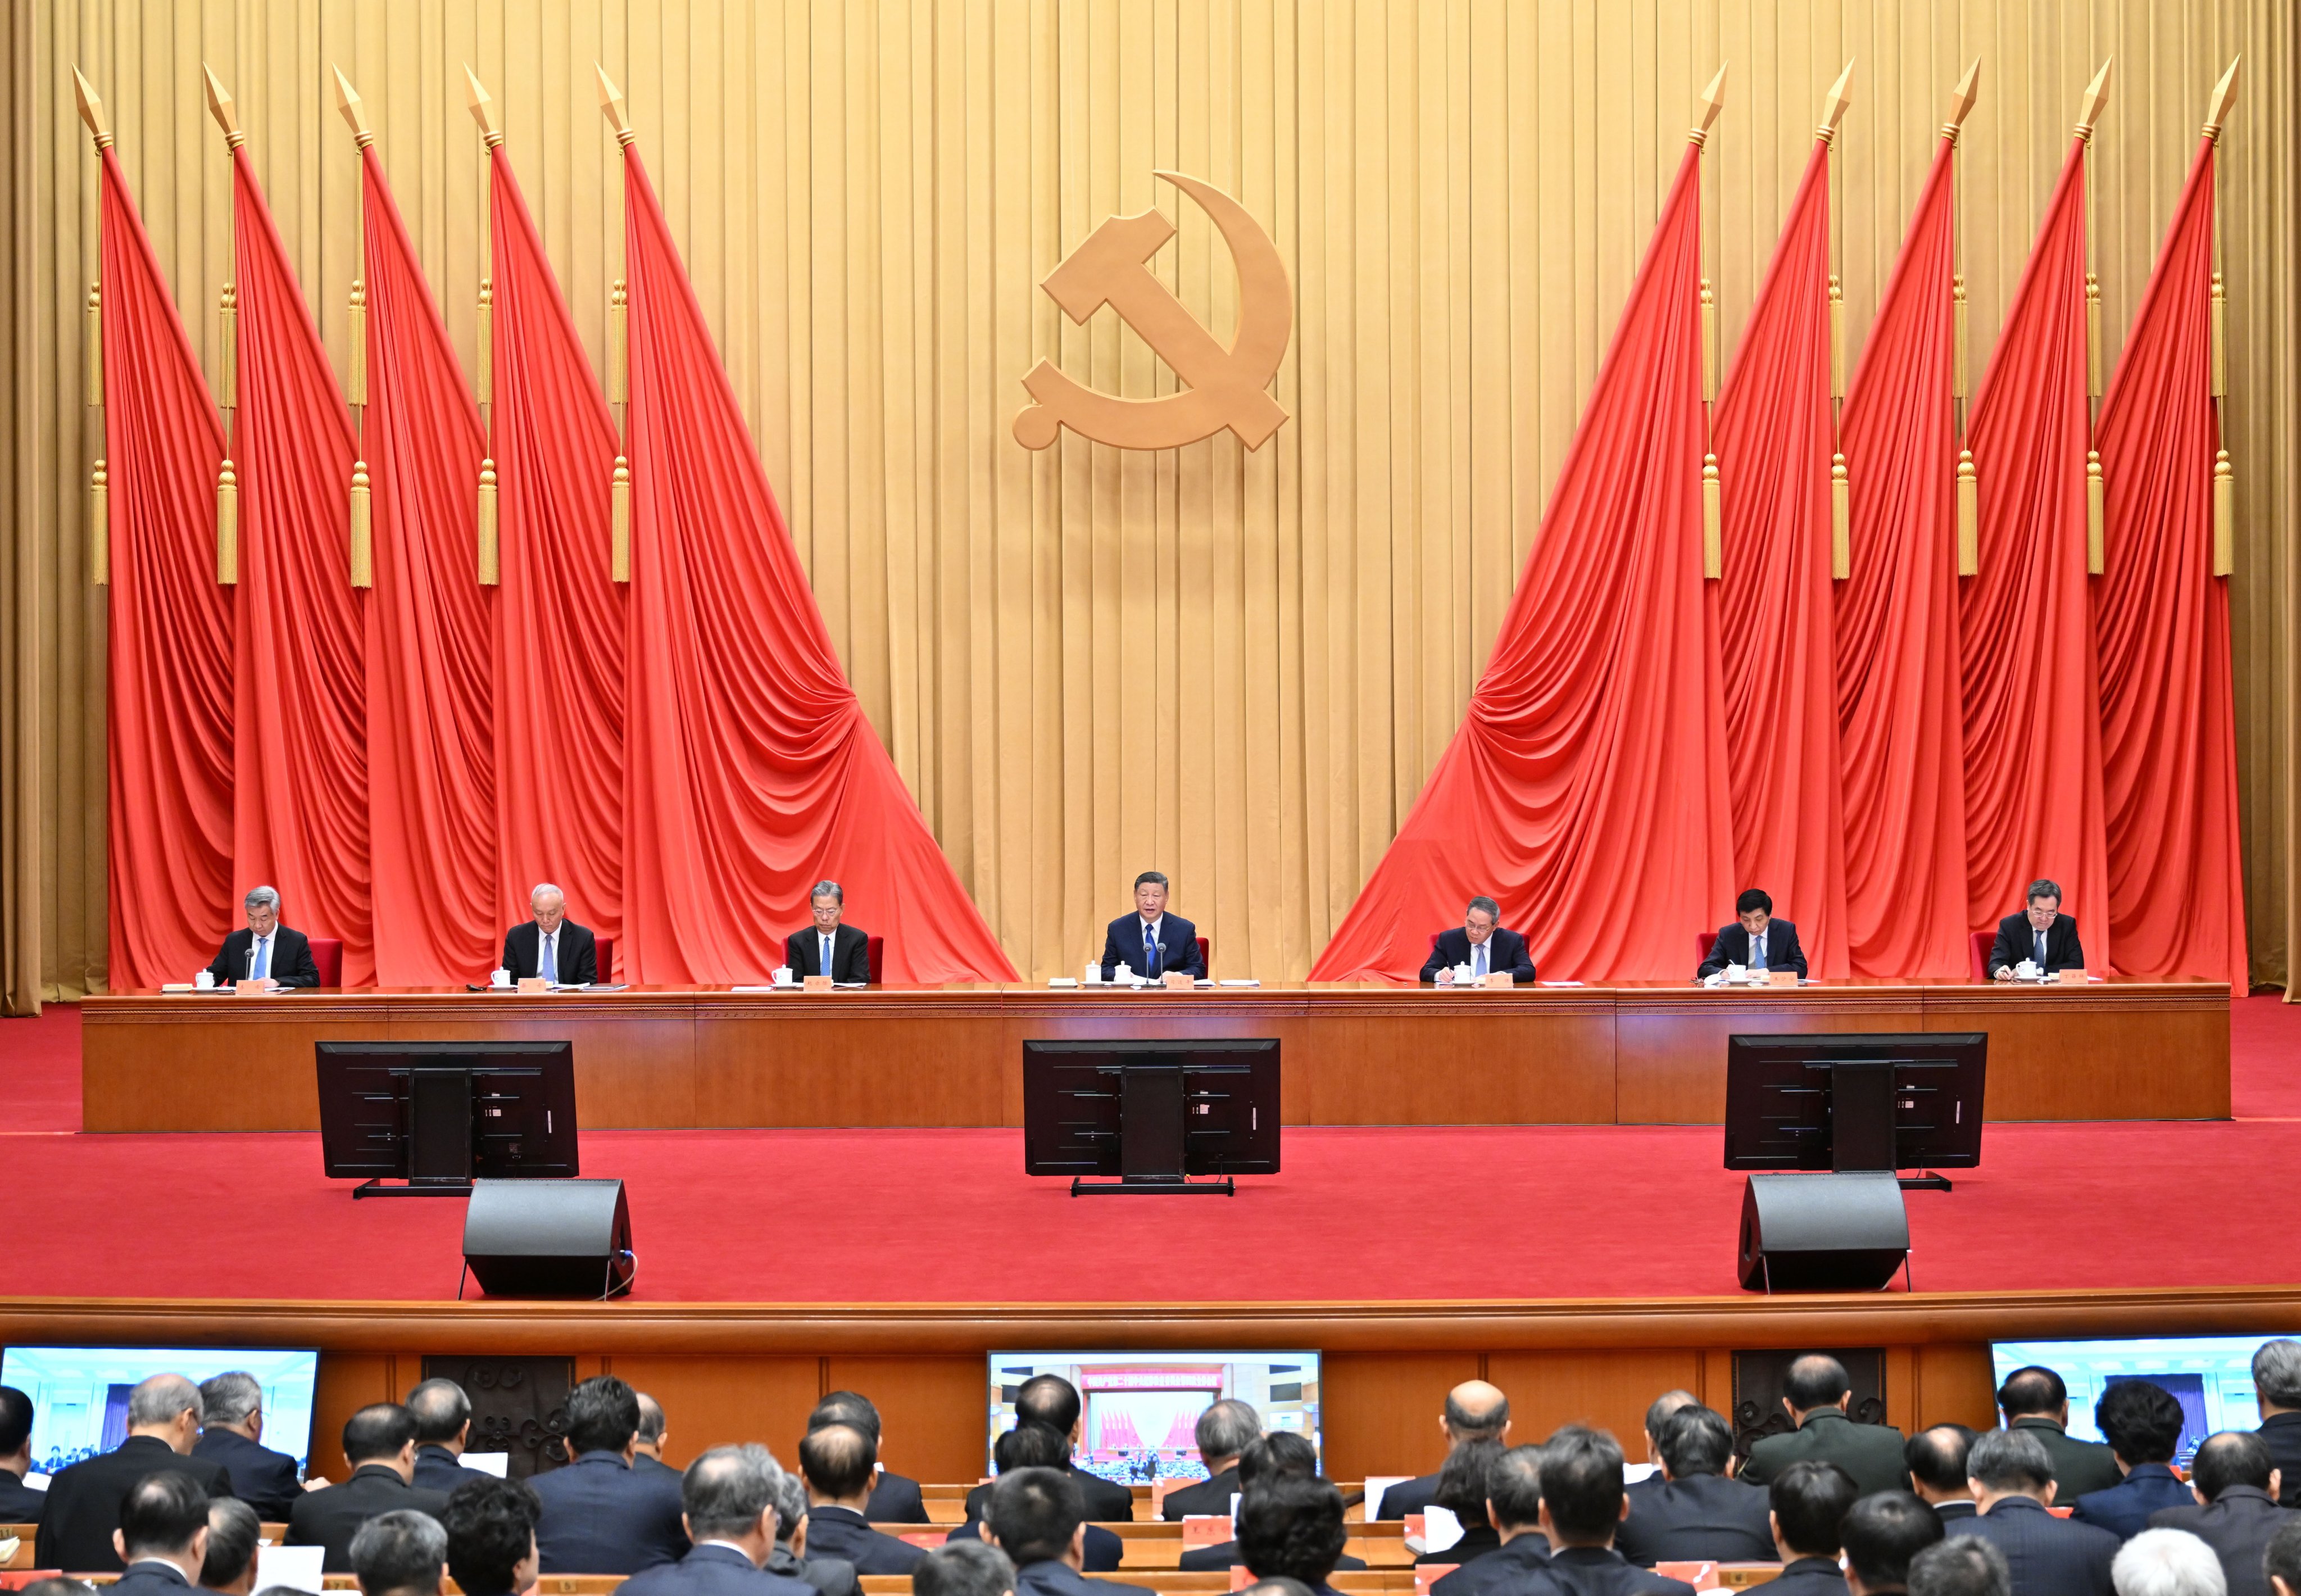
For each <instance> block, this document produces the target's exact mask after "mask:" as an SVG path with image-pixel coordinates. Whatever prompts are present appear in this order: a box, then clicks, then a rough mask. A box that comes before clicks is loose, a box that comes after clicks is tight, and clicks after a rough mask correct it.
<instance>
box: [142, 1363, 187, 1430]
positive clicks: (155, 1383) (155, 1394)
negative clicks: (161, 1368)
mask: <svg viewBox="0 0 2301 1596" xmlns="http://www.w3.org/2000/svg"><path fill="white" fill-rule="evenodd" d="M199 1406H200V1388H199V1387H198V1386H197V1385H194V1384H193V1383H191V1382H190V1381H189V1380H187V1379H186V1378H184V1376H183V1375H146V1377H145V1378H144V1379H142V1380H139V1381H138V1382H137V1384H136V1389H135V1390H134V1391H130V1392H129V1393H128V1424H129V1427H130V1429H139V1428H143V1427H146V1426H148V1425H172V1424H173V1423H175V1422H176V1415H178V1414H180V1413H181V1412H182V1411H183V1410H184V1409H185V1408H191V1409H193V1410H194V1411H196V1412H197V1410H198V1408H199Z"/></svg>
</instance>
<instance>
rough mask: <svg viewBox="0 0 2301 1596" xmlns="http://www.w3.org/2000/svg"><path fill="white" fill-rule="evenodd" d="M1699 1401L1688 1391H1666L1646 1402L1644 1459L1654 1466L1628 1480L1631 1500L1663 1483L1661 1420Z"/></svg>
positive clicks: (1655, 1489) (1696, 1405)
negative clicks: (1639, 1475)
mask: <svg viewBox="0 0 2301 1596" xmlns="http://www.w3.org/2000/svg"><path fill="white" fill-rule="evenodd" d="M1701 1401H1702V1399H1701V1398H1700V1397H1697V1396H1695V1395H1694V1393H1693V1392H1692V1391H1664V1392H1662V1393H1661V1395H1660V1396H1658V1397H1656V1398H1655V1399H1654V1400H1653V1401H1651V1402H1649V1403H1647V1404H1646V1424H1645V1431H1646V1461H1647V1462H1649V1463H1651V1464H1653V1465H1654V1468H1653V1472H1652V1473H1651V1474H1648V1475H1646V1476H1645V1478H1644V1479H1642V1480H1633V1481H1631V1482H1630V1484H1629V1487H1628V1489H1629V1492H1630V1500H1631V1501H1632V1502H1636V1500H1638V1494H1639V1492H1645V1491H1657V1490H1660V1489H1661V1485H1662V1483H1663V1481H1662V1470H1661V1426H1662V1421H1663V1420H1665V1419H1667V1418H1668V1417H1669V1416H1670V1415H1671V1414H1673V1413H1676V1412H1677V1411H1678V1409H1679V1408H1694V1407H1698V1406H1700V1404H1701Z"/></svg>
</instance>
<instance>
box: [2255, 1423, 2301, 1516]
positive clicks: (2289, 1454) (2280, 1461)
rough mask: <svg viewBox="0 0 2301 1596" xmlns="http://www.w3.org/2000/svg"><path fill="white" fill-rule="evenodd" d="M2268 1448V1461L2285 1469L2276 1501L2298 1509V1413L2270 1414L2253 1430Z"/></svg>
mask: <svg viewBox="0 0 2301 1596" xmlns="http://www.w3.org/2000/svg"><path fill="white" fill-rule="evenodd" d="M2254 1433H2255V1434H2256V1435H2258V1436H2260V1437H2261V1440H2262V1444H2263V1445H2264V1446H2266V1447H2267V1448H2268V1449H2269V1460H2270V1461H2271V1462H2272V1463H2273V1464H2275V1465H2276V1466H2278V1467H2279V1468H2280V1469H2281V1470H2283V1471H2284V1475H2285V1477H2284V1478H2283V1479H2282V1480H2280V1481H2279V1482H2278V1484H2279V1487H2280V1488H2279V1490H2278V1493H2277V1500H2278V1501H2279V1503H2280V1505H2282V1506H2284V1507H2288V1508H2301V1413H2272V1414H2271V1415H2270V1416H2268V1417H2267V1418H2265V1419H2263V1420H2262V1421H2261V1428H2260V1429H2258V1430H2255V1432H2254Z"/></svg>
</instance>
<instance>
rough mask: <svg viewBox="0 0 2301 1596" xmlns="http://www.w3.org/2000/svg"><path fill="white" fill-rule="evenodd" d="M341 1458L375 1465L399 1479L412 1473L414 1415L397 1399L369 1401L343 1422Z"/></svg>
mask: <svg viewBox="0 0 2301 1596" xmlns="http://www.w3.org/2000/svg"><path fill="white" fill-rule="evenodd" d="M344 1461H345V1462H347V1463H348V1464H350V1465H351V1466H353V1467H354V1468H365V1467H366V1466H368V1465H370V1464H376V1465H379V1466H382V1467H385V1468H391V1469H396V1470H397V1471H398V1473H399V1475H400V1477H401V1478H402V1479H406V1478H408V1477H410V1476H412V1475H414V1472H415V1416H414V1414H412V1413H410V1412H408V1411H407V1409H406V1408H403V1407H401V1406H400V1405H399V1404H398V1403H397V1402H370V1403H369V1404H368V1405H367V1406H366V1407H364V1408H361V1409H360V1410H359V1411H358V1412H357V1413H355V1414H353V1415H352V1416H351V1417H349V1418H347V1419H346V1420H345V1421H344Z"/></svg>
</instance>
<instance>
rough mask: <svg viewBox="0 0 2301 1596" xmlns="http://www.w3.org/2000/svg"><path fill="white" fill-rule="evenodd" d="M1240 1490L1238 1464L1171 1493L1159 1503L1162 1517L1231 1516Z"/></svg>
mask: <svg viewBox="0 0 2301 1596" xmlns="http://www.w3.org/2000/svg"><path fill="white" fill-rule="evenodd" d="M1238 1488H1239V1485H1238V1465H1237V1464H1235V1463H1234V1464H1232V1465H1231V1466H1229V1467H1228V1468H1226V1469H1224V1470H1223V1471H1222V1473H1220V1474H1218V1475H1214V1476H1212V1477H1211V1478H1209V1479H1204V1480H1198V1481H1194V1482H1193V1483H1191V1484H1188V1485H1185V1486H1184V1487H1183V1488H1182V1489H1180V1490H1179V1491H1169V1492H1167V1500H1165V1501H1164V1502H1162V1503H1161V1504H1159V1517H1161V1518H1167V1519H1183V1518H1192V1517H1202V1516H1210V1515H1212V1514H1216V1513H1220V1514H1222V1515H1223V1516H1224V1517H1229V1514H1230V1499H1231V1497H1232V1496H1233V1495H1234V1494H1235V1493H1236V1492H1237V1491H1238Z"/></svg>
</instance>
